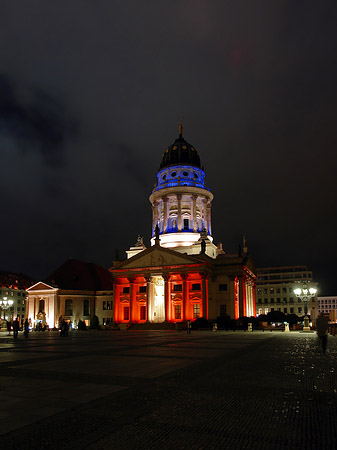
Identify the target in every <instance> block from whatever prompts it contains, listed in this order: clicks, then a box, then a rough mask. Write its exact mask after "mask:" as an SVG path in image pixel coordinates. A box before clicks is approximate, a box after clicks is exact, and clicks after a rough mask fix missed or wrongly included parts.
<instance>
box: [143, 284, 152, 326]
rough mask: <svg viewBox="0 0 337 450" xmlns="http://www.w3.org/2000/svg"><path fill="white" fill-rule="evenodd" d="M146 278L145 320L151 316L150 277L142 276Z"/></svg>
mask: <svg viewBox="0 0 337 450" xmlns="http://www.w3.org/2000/svg"><path fill="white" fill-rule="evenodd" d="M144 278H145V280H146V321H147V322H149V317H151V277H150V276H146V277H144Z"/></svg>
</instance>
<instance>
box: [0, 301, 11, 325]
mask: <svg viewBox="0 0 337 450" xmlns="http://www.w3.org/2000/svg"><path fill="white" fill-rule="evenodd" d="M13 303H14V301H13V300H7V297H3V299H2V300H0V308H1V309H3V312H4V320H6V315H5V314H6V311H7V309H8V308H10V307H11V306H13Z"/></svg>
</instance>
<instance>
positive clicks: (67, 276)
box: [44, 259, 113, 291]
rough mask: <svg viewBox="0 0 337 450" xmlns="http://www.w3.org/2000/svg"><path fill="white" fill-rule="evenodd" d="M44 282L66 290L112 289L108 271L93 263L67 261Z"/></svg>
mask: <svg viewBox="0 0 337 450" xmlns="http://www.w3.org/2000/svg"><path fill="white" fill-rule="evenodd" d="M44 281H46V282H49V283H50V284H52V285H53V286H57V287H58V288H60V289H67V290H88V291H108V290H112V289H113V283H112V277H111V274H110V272H109V271H108V270H106V269H104V268H103V267H101V266H98V265H97V264H94V263H87V262H83V261H79V260H76V259H68V261H66V262H65V263H64V264H62V265H61V266H60V267H59V268H58V269H56V270H55V272H53V273H52V274H50V275H49V276H48V277H47V278H46V279H45V280H44Z"/></svg>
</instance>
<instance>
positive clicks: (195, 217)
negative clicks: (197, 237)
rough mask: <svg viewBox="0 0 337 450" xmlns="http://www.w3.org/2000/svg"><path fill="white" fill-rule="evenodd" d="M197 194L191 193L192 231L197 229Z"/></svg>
mask: <svg viewBox="0 0 337 450" xmlns="http://www.w3.org/2000/svg"><path fill="white" fill-rule="evenodd" d="M197 197H198V196H197V195H195V194H193V196H192V214H193V231H194V233H195V232H196V231H197V228H198V224H197Z"/></svg>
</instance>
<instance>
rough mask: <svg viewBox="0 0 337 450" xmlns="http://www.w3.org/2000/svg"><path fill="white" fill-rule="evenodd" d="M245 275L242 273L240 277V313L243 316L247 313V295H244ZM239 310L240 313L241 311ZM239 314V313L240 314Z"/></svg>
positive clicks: (245, 291)
mask: <svg viewBox="0 0 337 450" xmlns="http://www.w3.org/2000/svg"><path fill="white" fill-rule="evenodd" d="M246 293H247V290H246V277H245V275H243V277H242V309H241V311H242V315H243V316H244V317H245V316H246V313H247V296H246ZM241 311H240V313H241ZM240 315H241V314H240Z"/></svg>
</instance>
